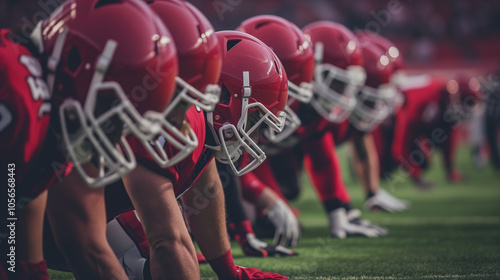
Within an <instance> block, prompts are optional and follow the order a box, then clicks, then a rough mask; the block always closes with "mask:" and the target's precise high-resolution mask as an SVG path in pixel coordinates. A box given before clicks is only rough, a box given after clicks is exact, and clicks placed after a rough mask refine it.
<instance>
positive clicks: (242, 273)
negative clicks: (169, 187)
mask: <svg viewBox="0 0 500 280" xmlns="http://www.w3.org/2000/svg"><path fill="white" fill-rule="evenodd" d="M182 202H183V206H184V213H185V215H186V219H187V222H188V223H189V227H190V228H191V232H192V234H193V235H194V238H195V239H196V242H197V243H198V246H199V247H200V249H201V251H202V253H203V255H204V256H205V258H206V259H207V261H208V263H209V264H210V266H211V267H212V269H213V270H214V271H215V273H216V274H217V276H218V277H219V279H221V280H226V279H236V280H237V279H264V278H265V279H288V278H287V277H283V276H281V275H279V274H276V273H271V272H261V271H260V270H258V269H255V268H243V267H240V266H236V265H235V264H234V261H233V257H232V255H231V250H230V249H231V247H230V244H229V238H228V236H227V231H226V215H225V210H224V209H225V207H224V191H223V189H222V184H221V181H220V178H219V174H218V172H217V166H216V164H215V161H214V160H212V162H210V163H209V164H208V166H207V167H206V168H205V170H204V171H203V173H202V174H201V175H200V177H199V178H198V180H196V182H195V183H194V184H193V186H192V187H191V189H190V190H189V191H187V192H186V193H185V194H184V195H183V196H182ZM266 277H267V278H266Z"/></svg>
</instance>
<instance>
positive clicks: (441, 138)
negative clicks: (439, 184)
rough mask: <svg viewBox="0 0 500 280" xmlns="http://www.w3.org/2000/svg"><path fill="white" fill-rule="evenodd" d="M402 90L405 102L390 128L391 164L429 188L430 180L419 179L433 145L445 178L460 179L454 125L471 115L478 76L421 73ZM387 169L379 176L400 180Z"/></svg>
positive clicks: (475, 98)
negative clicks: (391, 128)
mask: <svg viewBox="0 0 500 280" xmlns="http://www.w3.org/2000/svg"><path fill="white" fill-rule="evenodd" d="M413 79H414V80H415V78H413ZM403 93H404V97H405V103H404V106H403V107H402V109H401V110H400V112H399V113H398V114H397V115H396V118H395V124H394V129H393V131H394V132H393V133H394V135H393V136H392V137H393V144H392V147H391V152H392V156H393V160H394V162H395V163H396V164H394V165H392V167H397V166H401V167H402V168H403V169H404V170H405V171H407V172H408V173H409V174H410V176H411V178H412V180H413V181H414V182H415V184H416V185H417V186H419V187H421V188H428V187H430V186H432V184H431V183H430V182H426V181H424V180H423V179H422V173H423V171H424V170H425V169H426V168H427V167H428V166H429V158H430V156H431V154H432V152H433V150H434V148H439V149H440V150H441V151H442V153H443V159H444V167H445V171H446V176H447V178H448V180H450V181H451V182H455V183H456V182H460V181H461V180H462V176H461V174H460V172H459V171H458V170H457V169H456V168H455V166H454V153H455V149H456V142H457V129H456V127H457V125H458V124H459V123H460V122H462V121H463V120H466V119H468V118H469V117H470V114H471V111H472V108H473V107H474V106H475V105H476V104H477V103H478V102H479V101H480V99H481V92H480V85H479V82H478V80H477V79H475V78H470V77H466V76H458V77H457V78H455V79H449V80H447V79H443V78H438V77H432V76H420V77H419V78H418V83H417V85H416V86H413V87H406V88H404V91H403ZM410 128H411V129H410ZM385 137H391V136H390V135H389V136H385ZM382 139H385V138H382ZM381 141H384V140H381ZM390 171H391V170H390V169H386V170H385V171H384V173H383V174H382V176H383V177H385V178H387V179H388V180H389V182H393V183H394V182H395V181H397V180H401V178H398V177H394V178H391V177H390Z"/></svg>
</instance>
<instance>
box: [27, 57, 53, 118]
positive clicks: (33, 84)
mask: <svg viewBox="0 0 500 280" xmlns="http://www.w3.org/2000/svg"><path fill="white" fill-rule="evenodd" d="M19 61H20V62H21V63H22V64H23V65H24V66H26V69H28V71H29V72H30V74H31V76H29V77H28V78H27V79H26V82H27V83H28V86H29V87H30V91H31V95H32V96H33V100H35V101H39V100H42V101H48V100H50V91H49V88H48V86H47V84H46V83H45V81H44V80H43V78H42V66H40V63H39V62H38V60H36V58H34V57H32V56H28V55H22V56H21V57H20V58H19ZM49 112H50V103H44V104H42V105H41V106H40V111H39V112H38V116H39V117H40V116H41V115H42V114H44V113H49Z"/></svg>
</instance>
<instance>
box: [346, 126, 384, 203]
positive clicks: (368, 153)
mask: <svg viewBox="0 0 500 280" xmlns="http://www.w3.org/2000/svg"><path fill="white" fill-rule="evenodd" d="M352 144H353V145H352V147H353V149H352V151H353V160H354V167H355V170H356V172H357V173H358V176H359V178H361V182H362V184H363V187H364V189H365V191H366V193H368V194H370V193H372V194H375V193H376V192H377V191H378V188H379V161H378V155H377V150H376V148H375V143H374V141H373V136H372V134H371V133H369V134H365V135H363V136H361V137H358V138H356V139H354V141H353V143H352Z"/></svg>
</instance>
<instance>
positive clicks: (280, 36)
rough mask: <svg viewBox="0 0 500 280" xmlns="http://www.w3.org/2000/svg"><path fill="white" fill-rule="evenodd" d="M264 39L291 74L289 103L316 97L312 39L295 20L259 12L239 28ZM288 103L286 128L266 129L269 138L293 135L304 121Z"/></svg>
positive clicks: (276, 138)
mask: <svg viewBox="0 0 500 280" xmlns="http://www.w3.org/2000/svg"><path fill="white" fill-rule="evenodd" d="M237 30H239V31H243V32H245V33H248V34H250V35H253V36H255V37H256V38H257V39H259V40H261V41H262V42H264V43H265V44H266V45H267V46H268V47H269V48H271V50H273V52H274V53H275V54H276V55H277V56H278V58H279V59H280V60H281V63H282V64H283V67H285V71H286V74H287V77H288V105H291V104H292V103H294V102H296V100H298V101H300V102H303V103H309V102H311V98H312V84H311V83H310V82H311V80H312V78H313V74H314V56H313V50H312V45H311V42H310V41H308V40H307V39H306V38H305V37H304V33H303V32H302V31H301V30H300V29H299V28H298V27H297V26H296V25H295V24H293V23H291V22H289V21H287V20H286V19H283V18H280V17H277V16H269V15H265V16H256V17H252V18H250V19H247V20H245V21H244V22H242V23H241V25H240V27H238V28H237ZM288 105H287V106H286V107H285V112H286V121H285V127H284V128H283V131H281V132H280V133H276V132H275V131H274V130H273V129H269V130H268V131H267V132H266V136H267V138H268V139H269V140H270V141H271V142H273V143H278V142H281V141H282V140H283V139H285V138H287V137H288V136H290V135H291V134H292V133H293V132H295V130H297V128H299V126H300V125H301V122H300V118H299V117H298V116H297V114H296V113H295V112H294V111H293V110H292V109H291V108H290V107H289V106H288Z"/></svg>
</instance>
